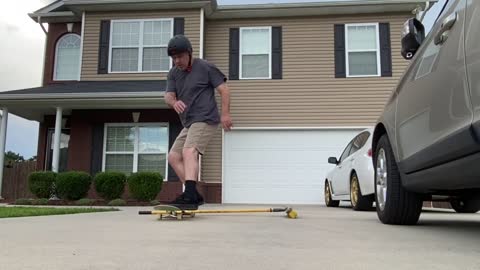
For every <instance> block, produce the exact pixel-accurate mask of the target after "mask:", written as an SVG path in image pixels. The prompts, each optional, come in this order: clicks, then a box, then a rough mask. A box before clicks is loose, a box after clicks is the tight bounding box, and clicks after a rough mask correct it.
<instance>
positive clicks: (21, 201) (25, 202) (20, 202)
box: [15, 198, 32, 205]
mask: <svg viewBox="0 0 480 270" xmlns="http://www.w3.org/2000/svg"><path fill="white" fill-rule="evenodd" d="M15 204H18V205H31V204H32V199H26V198H20V199H16V200H15Z"/></svg>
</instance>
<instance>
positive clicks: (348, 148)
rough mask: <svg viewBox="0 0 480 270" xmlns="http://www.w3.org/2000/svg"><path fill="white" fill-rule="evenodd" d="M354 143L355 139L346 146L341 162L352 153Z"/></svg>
mask: <svg viewBox="0 0 480 270" xmlns="http://www.w3.org/2000/svg"><path fill="white" fill-rule="evenodd" d="M352 143H353V140H352V141H350V143H349V144H348V145H347V147H345V150H343V153H342V156H340V160H339V162H342V161H343V160H345V159H346V158H347V157H348V156H349V155H350V148H351V147H352Z"/></svg>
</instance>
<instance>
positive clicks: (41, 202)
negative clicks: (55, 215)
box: [32, 198, 48, 205]
mask: <svg viewBox="0 0 480 270" xmlns="http://www.w3.org/2000/svg"><path fill="white" fill-rule="evenodd" d="M32 204H33V205H48V199H47V198H41V199H36V200H32Z"/></svg>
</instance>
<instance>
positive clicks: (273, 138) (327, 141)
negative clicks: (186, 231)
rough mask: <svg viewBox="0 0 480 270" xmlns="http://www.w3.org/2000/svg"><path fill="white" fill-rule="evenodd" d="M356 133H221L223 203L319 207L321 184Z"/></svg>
mask: <svg viewBox="0 0 480 270" xmlns="http://www.w3.org/2000/svg"><path fill="white" fill-rule="evenodd" d="M359 131H360V130H322V131H318V130H316V131H296V130H292V131H291V130H288V131H231V132H227V133H225V145H224V147H225V157H224V183H223V186H224V202H225V203H302V204H309V203H315V204H318V203H322V202H323V181H324V179H325V175H326V173H327V172H328V170H330V169H332V165H330V164H328V163H327V160H328V157H330V156H339V155H340V154H341V151H342V150H343V148H344V147H345V145H346V144H347V143H348V142H349V141H350V140H351V139H352V138H353V136H354V135H355V134H357V133H358V132H359Z"/></svg>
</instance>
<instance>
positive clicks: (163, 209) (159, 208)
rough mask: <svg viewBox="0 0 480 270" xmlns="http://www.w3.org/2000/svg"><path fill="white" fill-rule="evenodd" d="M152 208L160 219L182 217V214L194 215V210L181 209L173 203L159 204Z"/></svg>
mask: <svg viewBox="0 0 480 270" xmlns="http://www.w3.org/2000/svg"><path fill="white" fill-rule="evenodd" d="M153 209H154V210H155V211H156V212H157V213H158V215H159V216H160V219H163V218H164V217H170V218H176V219H182V218H183V217H184V216H187V217H192V218H193V217H195V213H194V212H193V211H195V210H187V209H181V208H178V207H176V206H173V205H168V204H160V205H156V206H154V207H153Z"/></svg>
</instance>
